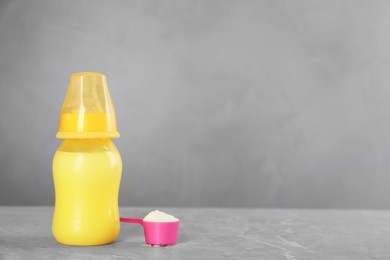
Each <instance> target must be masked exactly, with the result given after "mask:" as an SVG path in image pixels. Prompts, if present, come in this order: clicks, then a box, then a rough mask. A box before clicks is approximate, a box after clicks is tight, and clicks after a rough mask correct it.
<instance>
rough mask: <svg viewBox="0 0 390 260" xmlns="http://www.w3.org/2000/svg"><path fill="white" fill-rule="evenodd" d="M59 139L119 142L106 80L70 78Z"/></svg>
mask: <svg viewBox="0 0 390 260" xmlns="http://www.w3.org/2000/svg"><path fill="white" fill-rule="evenodd" d="M56 137H57V138H73V139H75V138H77V139H78V138H118V137H119V133H118V131H117V128H116V115H115V109H114V105H113V103H112V100H111V96H110V92H109V90H108V86H107V80H106V76H105V75H103V74H101V73H97V72H80V73H75V74H72V75H71V77H70V82H69V87H68V91H67V93H66V96H65V99H64V102H63V104H62V109H61V114H60V122H59V129H58V133H57V135H56Z"/></svg>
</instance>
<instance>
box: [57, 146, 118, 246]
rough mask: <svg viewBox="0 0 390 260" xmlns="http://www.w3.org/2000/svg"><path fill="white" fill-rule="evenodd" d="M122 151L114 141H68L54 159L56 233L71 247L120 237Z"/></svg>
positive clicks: (104, 242)
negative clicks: (119, 200)
mask: <svg viewBox="0 0 390 260" xmlns="http://www.w3.org/2000/svg"><path fill="white" fill-rule="evenodd" d="M121 175H122V160H121V156H120V154H119V151H118V150H117V148H116V147H115V145H114V143H113V142H112V141H111V140H110V139H65V140H64V141H63V142H62V144H61V145H60V147H59V148H58V150H57V152H56V153H55V155H54V159H53V179H54V188H55V208H54V216H53V225H52V231H53V235H54V237H55V238H56V240H57V241H58V242H60V243H62V244H67V245H79V246H90V245H102V244H107V243H111V242H113V241H114V240H115V239H116V237H117V236H118V234H119V230H120V223H119V211H118V193H119V186H120V179H121Z"/></svg>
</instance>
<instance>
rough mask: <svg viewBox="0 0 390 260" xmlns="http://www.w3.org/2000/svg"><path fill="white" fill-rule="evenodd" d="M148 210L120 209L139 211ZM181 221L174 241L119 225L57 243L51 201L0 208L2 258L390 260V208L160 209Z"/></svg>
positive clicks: (134, 213) (135, 214)
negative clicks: (92, 239) (109, 235)
mask: <svg viewBox="0 0 390 260" xmlns="http://www.w3.org/2000/svg"><path fill="white" fill-rule="evenodd" d="M150 210H154V208H153V209H151V208H121V209H120V212H121V216H126V217H143V216H144V215H146V214H147V213H148V212H149V211H150ZM160 210H163V211H165V212H167V213H170V214H173V215H175V216H176V217H178V218H180V219H181V226H180V231H179V241H178V244H177V245H175V246H170V247H151V246H147V245H146V244H145V243H144V238H143V231H142V228H141V227H140V226H138V225H131V224H122V226H121V233H120V235H119V237H118V238H117V240H116V242H115V243H112V244H109V245H105V246H95V247H71V246H64V245H61V244H58V243H57V242H56V241H55V240H54V238H53V237H52V235H51V218H52V213H53V208H51V207H0V259H40V260H41V259H72V260H77V259H88V260H91V259H170V260H174V259H273V260H276V259H287V260H299V259H317V260H318V259H337V260H341V259H354V260H356V259H390V211H365V210H290V209H237V208H235V209H227V208H161V209H160Z"/></svg>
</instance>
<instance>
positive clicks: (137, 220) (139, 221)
mask: <svg viewBox="0 0 390 260" xmlns="http://www.w3.org/2000/svg"><path fill="white" fill-rule="evenodd" d="M119 220H120V222H125V223H134V224H140V225H141V226H144V220H143V219H142V218H119Z"/></svg>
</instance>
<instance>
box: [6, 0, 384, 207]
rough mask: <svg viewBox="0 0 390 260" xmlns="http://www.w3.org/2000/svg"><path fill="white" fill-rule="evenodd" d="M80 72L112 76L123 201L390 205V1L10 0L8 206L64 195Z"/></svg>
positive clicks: (153, 203) (48, 201)
mask: <svg viewBox="0 0 390 260" xmlns="http://www.w3.org/2000/svg"><path fill="white" fill-rule="evenodd" d="M79 71H98V72H103V73H105V74H106V75H107V77H108V81H109V86H110V90H111V95H112V97H113V100H114V102H115V105H116V110H117V116H118V127H119V130H120V132H121V135H122V137H121V138H120V139H117V140H116V141H115V142H116V144H117V146H118V148H119V150H120V151H121V153H122V157H123V162H124V171H123V177H122V183H121V191H120V205H122V206H124V205H128V206H221V207H223V206H241V207H324V208H329V207H332V208H390V188H389V187H390V2H388V1H312V0H302V1H288V0H278V1H271V0H269V1H171V0H169V1H92V0H90V1H49V0H47V1H45V0H38V1H18V0H17V1H1V2H0V204H2V205H52V204H53V201H54V192H53V184H52V175H51V159H52V157H53V154H54V152H55V150H56V149H57V147H58V146H59V144H60V140H57V139H55V134H56V131H57V123H58V115H59V110H60V106H61V103H62V100H63V98H64V95H65V92H66V89H67V85H68V79H69V76H70V74H71V73H73V72H79Z"/></svg>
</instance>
